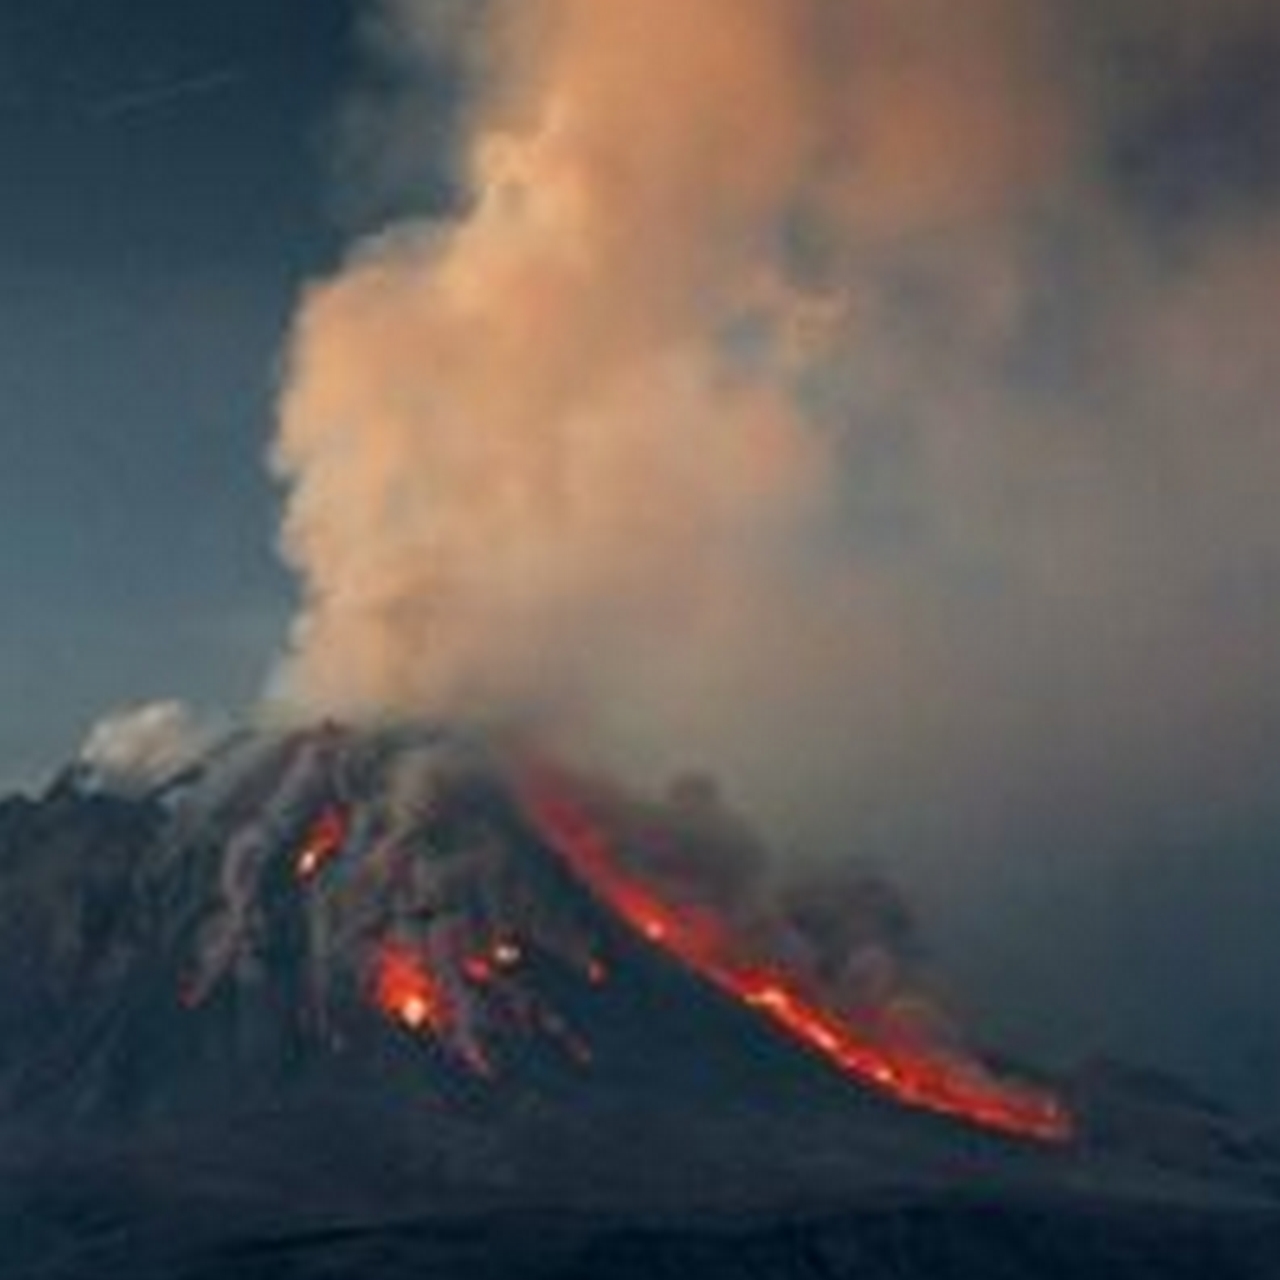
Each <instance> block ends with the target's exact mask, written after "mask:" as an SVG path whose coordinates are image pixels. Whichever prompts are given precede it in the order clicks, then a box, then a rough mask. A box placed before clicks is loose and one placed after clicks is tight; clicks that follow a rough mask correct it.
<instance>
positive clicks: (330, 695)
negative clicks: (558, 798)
mask: <svg viewBox="0 0 1280 1280" xmlns="http://www.w3.org/2000/svg"><path fill="white" fill-rule="evenodd" d="M375 12H376V15H377V19H378V47H379V48H380V49H381V50H382V51H383V55H384V64H383V66H384V72H385V67H386V61H385V54H386V51H387V50H394V58H393V59H392V62H393V64H394V65H393V67H392V71H393V73H394V74H395V75H397V76H399V77H400V78H401V79H402V80H403V81H404V82H405V90H404V92H405V95H406V100H409V101H414V100H415V99H414V98H413V90H414V85H413V67H414V66H415V65H416V62H415V60H420V61H422V62H423V64H424V65H425V64H426V63H427V62H430V61H431V60H433V59H434V60H436V61H438V60H439V59H440V58H441V57H442V56H446V55H447V54H448V53H449V52H450V51H452V53H453V54H454V55H455V56H456V57H457V58H458V59H459V60H460V61H461V62H462V64H463V65H464V66H465V67H466V69H467V74H468V75H469V77H470V82H471V95H470V98H469V100H468V110H467V112H466V122H465V129H464V131H463V136H462V138H461V140H460V143H459V153H460V155H461V157H462V159H461V167H462V170H463V180H464V186H465V189H466V192H467V194H466V197H465V198H464V199H463V200H462V202H461V203H460V205H459V207H458V208H457V209H456V210H455V211H454V212H453V213H452V214H451V215H450V216H447V217H439V216H432V217H427V216H424V217H421V218H418V219H414V218H412V217H407V218H405V219H403V220H402V221H401V222H399V223H398V224H396V225H393V226H391V227H389V228H387V229H386V230H384V231H383V232H382V233H380V234H378V235H374V236H371V237H369V238H367V239H366V240H365V241H364V242H362V243H361V244H359V245H358V246H357V247H356V248H355V250H354V251H353V252H352V254H351V256H350V259H349V261H348V262H347V263H346V265H345V266H344V267H343V269H342V270H341V271H340V272H339V273H338V274H337V275H336V276H335V277H334V278H333V279H331V280H329V281H327V282H325V283H322V284H318V285H317V286H315V287H314V288H313V289H312V290H311V291H310V292H309V294H308V295H307V297H306V299H305V301H304V303H303V306H302V309H301V312H300V315H299V317H298V322H297V328H296V333H295V337H294V343H293V347H292V351H291V355H290V359H289V362H288V369H287V378H286V385H285V388H284V394H283V402H282V408H281V426H280V435H279V440H278V443H277V447H276V452H275V462H276V465H277V467H278V470H279V473H280V474H281V475H282V476H283V477H284V478H285V479H286V481H287V482H288V484H289V486H290V491H289V505H288V513H287V527H286V531H285V539H284V540H285V548H286V553H287V555H288V558H289V559H290V561H291V562H292V563H293V564H294V565H295V566H296V567H297V569H298V570H299V573H300V575H301V578H302V582H303V584H304V605H303V609H302V612H301V616H300V618H299V620H298V623H297V628H296V631H295V635H294V641H293V648H292V653H291V656H290V657H289V659H288V662H287V664H286V666H285V669H284V671H283V672H282V673H281V677H280V684H281V686H282V687H283V689H284V690H285V692H286V693H287V695H288V696H289V697H292V698H294V699H296V700H297V701H299V702H300V703H302V704H303V705H304V706H308V707H312V708H314V707H317V706H319V707H323V708H325V709H327V710H336V711H338V712H341V713H343V714H353V713H354V714H367V715H370V716H374V717H377V716H381V715H388V714H389V715H393V716H399V715H402V714H404V713H406V712H410V711H413V712H417V711H424V712H427V713H432V714H441V715H458V714H460V715H462V716H463V717H464V718H467V719H470V720H472V721H474V720H490V721H494V722H497V723H499V724H507V723H518V724H524V725H527V724H529V723H532V724H534V725H535V726H536V727H537V728H538V729H539V731H541V732H543V733H545V734H550V735H551V736H553V737H555V738H557V739H558V740H559V741H560V742H562V743H567V744H569V745H571V746H582V747H589V748H590V752H591V754H592V756H593V758H596V759H605V760H609V761H612V762H619V761H620V762H623V763H624V764H626V765H628V766H631V767H632V768H633V769H635V770H637V771H639V772H644V771H645V770H650V771H652V770H654V769H657V768H661V769H669V768H673V767H683V766H684V765H686V764H700V763H707V764H708V765H710V766H711V767H713V768H714V769H715V770H716V772H717V773H718V774H720V775H722V776H724V777H725V778H726V779H727V780H728V781H729V782H730V784H731V787H732V790H733V792H734V794H737V795H743V796H747V795H749V796H750V797H751V803H752V805H753V806H754V807H755V808H757V809H758V810H759V811H760V815H759V816H762V817H763V818H765V819H766V820H767V821H768V822H769V823H770V824H771V828H772V829H773V830H775V831H776V830H786V831H789V832H790V833H792V834H793V835H794V837H795V839H796V840H797V841H798V842H803V841H805V840H809V841H811V842H817V841H818V840H821V841H824V842H829V841H831V840H832V839H833V838H839V839H846V838H847V837H848V834H849V833H850V832H857V833H858V835H859V838H866V839H870V840H871V841H872V842H873V843H874V842H875V841H877V840H879V841H880V842H881V843H886V842H892V843H893V845H894V847H895V848H897V847H901V846H910V847H911V848H913V849H915V850H918V851H920V853H919V855H918V856H920V857H923V858H928V857H931V856H934V855H935V854H938V855H941V854H945V859H943V862H944V865H948V866H951V867H953V868H956V870H954V871H953V872H952V873H951V874H953V875H954V876H955V877H956V878H957V879H968V878H969V876H968V870H967V868H968V867H969V866H970V865H971V864H970V861H969V857H970V855H969V854H967V853H966V852H965V849H966V847H970V846H971V847H974V848H979V847H988V848H998V847H1009V846H1010V844H1011V843H1013V842H1015V841H1017V840H1019V839H1022V838H1024V837H1025V836H1026V833H1027V831H1028V830H1030V829H1032V826H1033V825H1034V824H1037V823H1038V824H1040V826H1039V829H1040V830H1043V829H1045V824H1046V823H1049V824H1050V829H1054V824H1058V825H1060V824H1061V821H1062V820H1063V818H1064V815H1070V818H1071V821H1072V822H1073V823H1074V824H1075V828H1074V829H1075V831H1076V834H1077V835H1078V836H1079V837H1080V840H1081V843H1082V844H1093V843H1097V844H1098V845H1101V844H1103V843H1105V838H1104V837H1103V836H1101V834H1100V833H1102V832H1104V831H1106V830H1116V829H1118V825H1119V824H1118V823H1117V821H1116V820H1117V819H1118V818H1123V819H1124V822H1125V823H1126V824H1128V826H1129V827H1130V828H1132V826H1133V825H1134V823H1137V824H1138V825H1139V826H1145V827H1149V828H1151V829H1157V828H1159V827H1160V825H1161V824H1167V823H1168V822H1169V821H1170V820H1171V818H1170V815H1176V814H1178V813H1181V812H1185V807H1186V804H1187V803H1188V800H1187V798H1188V797H1201V796H1204V795H1206V794H1208V793H1212V794H1213V795H1214V796H1215V801H1214V803H1215V804H1216V805H1219V806H1221V807H1233V806H1247V805H1248V804H1251V803H1254V802H1255V801H1257V800H1258V799H1259V798H1260V797H1261V796H1263V795H1264V794H1265V786H1266V778H1267V776H1268V773H1267V770H1266V769H1265V768H1262V767H1260V765H1259V761H1260V760H1262V759H1264V758H1265V756H1266V753H1267V752H1268V750H1269V749H1271V748H1273V747H1274V746H1275V745H1277V744H1278V743H1280V706H1278V705H1277V699H1276V694H1275V690H1276V688H1277V687H1280V685H1278V683H1277V680H1276V676H1277V675H1280V671H1278V670H1277V662H1276V659H1275V656H1274V655H1275V654H1276V653H1277V652H1280V647H1277V646H1276V644H1275V643H1274V641H1275V640H1276V639H1277V638H1280V625H1278V617H1277V611H1276V609H1275V592H1274V583H1275V581H1276V578H1275V566H1276V564H1277V563H1280V517H1278V516H1277V514H1276V506H1275V503H1274V501H1273V495H1274V493H1275V491H1276V488H1277V481H1278V480H1280V447H1278V446H1277V443H1276V442H1277V439H1280V437H1278V436H1277V435H1276V433H1275V432H1274V431H1273V430H1270V429H1269V427H1270V425H1271V424H1272V422H1273V418H1274V405H1275V404H1276V402H1277V399H1276V395H1277V392H1278V391H1280V385H1277V384H1278V381H1280V374H1278V373H1277V371H1278V370H1280V359H1278V358H1277V357H1280V347H1278V346H1277V340H1276V329H1275V326H1274V325H1273V324H1271V323H1270V321H1269V319H1268V314H1269V312H1268V308H1269V307H1270V301H1269V300H1270V299H1272V298H1273V297H1274V296H1275V286H1276V283H1277V279H1278V277H1277V269H1278V264H1280V252H1278V251H1277V245H1278V244H1280V236H1278V235H1277V228H1278V227H1280V221H1278V217H1277V209H1276V202H1275V200H1274V199H1273V194H1274V192H1273V189H1272V186H1271V185H1270V184H1271V180H1272V178H1273V177H1274V176H1275V175H1274V173H1273V172H1272V171H1271V170H1268V169H1267V162H1266V161H1265V156H1266V155H1267V154H1270V152H1269V151H1268V150H1267V148H1265V147H1258V148H1255V151H1256V155H1255V154H1254V152H1250V151H1249V150H1248V148H1245V149H1244V153H1243V154H1244V157H1245V158H1244V160H1242V161H1241V162H1240V164H1239V165H1238V166H1237V169H1236V170H1233V171H1232V173H1230V174H1225V175H1224V174H1223V173H1222V172H1220V171H1219V170H1218V169H1215V168H1214V167H1213V157H1214V156H1215V155H1217V154H1218V151H1216V150H1215V146H1214V140H1215V138H1216V139H1217V140H1218V141H1219V142H1223V141H1224V139H1225V138H1226V136H1227V135H1226V133H1224V129H1225V128H1226V126H1224V125H1223V124H1222V114H1221V111H1220V109H1219V102H1220V100H1221V98H1222V95H1223V94H1228V93H1229V92H1230V86H1231V85H1232V84H1233V83H1234V82H1235V79H1236V76H1235V70H1236V69H1237V67H1238V65H1239V59H1240V58H1241V57H1243V56H1244V55H1243V52H1242V51H1244V50H1247V49H1248V48H1250V47H1254V48H1259V47H1262V48H1275V47H1277V40H1278V39H1280V32H1278V31H1277V23H1276V21H1275V19H1274V17H1273V16H1271V11H1270V9H1269V8H1268V7H1266V6H1261V5H1256V4H1243V3H1241V4H1233V5H1229V6H1214V5H1208V4H1196V3H1193V4H1189V5H1183V6H1179V7H1178V10H1177V14H1176V15H1175V14H1173V13H1172V12H1171V11H1169V10H1167V9H1165V8H1163V7H1160V6H1150V5H1144V6H1136V7H1135V6H1127V7H1126V9H1125V12H1124V14H1123V15H1121V16H1117V15H1116V14H1115V13H1113V12H1110V11H1104V9H1103V7H1102V6H1099V5H1083V6H1072V7H1071V9H1070V12H1065V11H1063V9H1062V7H1061V6H1053V5H1049V4H1047V3H1032V4H1026V3H1012V2H1010V0H981V2H980V3H975V4H969V5H965V6H955V5H943V4H941V3H936V2H932V0H916V2H915V3H909V4H905V5H904V4H901V3H897V2H896V0H894V2H890V0H860V2H859V3H850V4H847V5H844V4H842V5H831V4H827V3H822V2H820V0H679V2H678V3H677V2H676V0H668V2H667V3H655V4H645V5H643V6H641V5H633V4H621V3H618V4H608V3H600V2H599V0H533V2H532V3H526V4H520V5H516V4H507V3H501V2H500V0H499V2H495V3H490V4H486V5H482V6H471V7H466V6H457V5H453V6H441V5H438V4H431V3H394V4H393V3H387V4H383V5H380V6H376V7H375ZM442 42H443V43H442ZM442 49H443V50H444V52H443V53H442ZM1152 66H1154V67H1158V68H1160V72H1161V73H1160V74H1159V75H1152V74H1145V75H1144V74H1143V68H1144V67H1147V68H1150V67H1152ZM1263 80H1264V81H1265V77H1263ZM1269 92H1270V89H1269V88H1268V86H1267V85H1266V84H1265V83H1264V82H1260V83H1259V85H1258V86H1257V88H1256V95H1257V101H1258V103H1259V104H1261V106H1262V107H1265V103H1266V102H1270V101H1271V100H1272V99H1270V98H1268V97H1267V94H1268V93H1269ZM1260 110H1261V107H1260ZM392 116H393V117H394V118H393V120H392V123H391V125H389V128H390V129H391V130H392V133H393V135H394V136H392V137H391V138H390V139H389V140H388V141H387V143H386V146H387V148H389V149H393V150H398V151H399V153H400V155H401V157H402V159H401V161H400V163H399V164H398V165H397V166H395V167H396V168H397V169H398V170H399V171H401V172H405V171H408V170H410V169H411V168H412V167H413V164H412V161H413V159H414V157H415V156H416V157H417V159H418V162H419V167H421V165H425V164H427V163H429V160H430V157H429V156H428V155H426V154H422V153H421V152H419V151H417V150H415V145H416V144H415V138H419V137H420V138H427V139H431V140H432V141H433V142H434V141H436V140H437V139H436V138H435V134H434V130H433V128H432V122H431V121H430V120H422V121H420V122H419V121H414V120H409V121H406V120H405V119H404V116H403V114H402V113H394V112H393V113H392ZM1266 118H1268V117H1266V113H1265V110H1263V111H1262V117H1261V119H1260V121H1258V120H1252V118H1251V117H1250V120H1251V121H1252V122H1251V123H1250V122H1247V123H1246V126H1245V127H1246V128H1249V129H1253V130H1254V132H1255V133H1257V131H1258V130H1265V128H1266V127H1267V126H1266V124H1265V120H1266ZM1215 130H1216V131H1217V132H1215ZM1197 139H1199V140H1200V141H1199V142H1197ZM422 145H423V146H425V145H426V144H425V143H423V144H422ZM1197 145H1198V146H1200V147H1202V148H1203V149H1205V154H1206V155H1207V157H1208V158H1207V159H1206V160H1204V161H1203V162H1196V160H1195V156H1194V155H1193V156H1192V159H1191V161H1188V162H1186V163H1183V161H1184V160H1185V154H1184V153H1185V149H1186V148H1187V147H1193V148H1194V147H1195V146H1197ZM1224 145H1225V143H1224ZM1219 149H1220V148H1219ZM1251 155H1252V156H1253V157H1254V158H1253V160H1252V161H1250V160H1249V156H1251ZM1168 169H1173V170H1176V172H1178V173H1179V174H1182V175H1184V176H1183V181H1185V182H1186V183H1187V184H1190V186H1191V187H1192V190H1190V191H1189V192H1188V193H1185V194H1184V197H1183V198H1181V199H1179V200H1173V199H1169V198H1166V196H1165V194H1164V193H1163V189H1162V188H1161V186H1160V183H1161V181H1162V179H1161V176H1160V175H1161V174H1162V173H1164V172H1165V171H1166V170H1168ZM1081 815H1083V816H1081ZM930 850H932V853H931V852H929V851H930ZM972 856H973V857H978V856H979V855H978V854H976V853H975V854H973V855H972Z"/></svg>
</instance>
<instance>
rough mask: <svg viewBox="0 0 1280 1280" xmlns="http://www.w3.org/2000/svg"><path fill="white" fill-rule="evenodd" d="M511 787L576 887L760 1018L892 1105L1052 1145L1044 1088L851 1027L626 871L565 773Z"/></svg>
mask: <svg viewBox="0 0 1280 1280" xmlns="http://www.w3.org/2000/svg"><path fill="white" fill-rule="evenodd" d="M519 786H520V793H521V796H522V799H523V802H524V806H525V808H526V811H527V812H528V815H529V817H530V818H531V820H532V821H533V822H534V824H535V826H536V827H537V829H538V830H539V831H540V832H541V833H542V835H543V837H544V839H545V840H546V841H547V843H548V844H549V845H550V846H551V848H552V849H553V851H554V852H556V853H557V854H558V855H559V856H560V857H561V858H563V859H564V860H565V862H566V863H567V864H568V865H569V867H570V868H571V869H572V870H573V871H574V872H575V873H576V875H577V876H578V877H579V878H580V879H581V880H582V881H583V882H584V884H585V885H586V886H587V887H588V888H589V889H590V890H591V891H592V892H593V893H594V894H595V895H596V896H597V897H598V898H599V899H600V900H601V901H602V902H604V903H605V904H606V905H607V906H609V907H610V908H611V909H612V910H613V911H614V912H616V913H617V914H618V915H619V916H620V917H621V918H622V919H623V920H625V921H626V923H627V924H628V925H630V926H631V928H632V929H634V930H635V932H637V933H638V934H640V935H641V936H642V937H644V938H647V939H648V940H649V941H650V942H652V943H653V944H655V945H656V946H658V947H660V948H661V949H662V950H664V951H666V952H667V953H669V954H670V955H673V956H675V957H676V958H677V959H679V960H680V961H681V962H682V963H684V964H685V965H687V966H688V967H689V968H691V969H693V970H694V971H696V972H697V973H698V974H700V975H701V976H702V977H703V978H705V979H706V980H708V981H709V982H711V983H713V984H714V985H715V986H716V987H718V988H719V989H720V990H722V991H724V992H726V993H727V994H729V995H731V996H733V997H734V998H736V999H737V1000H740V1001H741V1002H743V1003H744V1004H747V1005H749V1006H750V1007H751V1008H753V1009H755V1010H757V1011H758V1012H759V1013H760V1014H761V1015H762V1016H764V1017H766V1018H768V1019H769V1020H770V1021H771V1022H773V1023H774V1025H775V1026H778V1027H780V1028H782V1029H783V1030H785V1031H787V1032H788V1033H789V1034H790V1035H792V1036H793V1037H795V1038H796V1039H797V1040H799V1041H801V1042H802V1043H804V1044H805V1045H807V1046H809V1048H811V1049H812V1050H813V1051H814V1052H816V1053H818V1054H820V1055H821V1056H822V1057H824V1058H826V1059H827V1060H828V1061H829V1062H832V1063H833V1064H835V1066H837V1067H838V1068H839V1069H840V1070H842V1071H843V1072H845V1073H846V1074H848V1075H850V1076H853V1077H855V1078H856V1079H858V1080H860V1081H861V1082H863V1083H864V1084H868V1085H870V1086H872V1087H873V1088H875V1089H877V1090H879V1091H880V1092H882V1093H885V1094H888V1095H889V1096H890V1097H892V1098H894V1099H895V1100H896V1101H898V1102H900V1103H903V1104H906V1105H908V1106H911V1107H916V1108H921V1109H924V1110H928V1111H934V1112H938V1113H941V1114H944V1115H948V1116H952V1117H955V1118H958V1119H962V1120H965V1121H968V1122H969V1123H971V1124H975V1125H979V1126H981V1127H983V1128H986V1129H992V1130H997V1131H999V1132H1002V1133H1006V1134H1011V1135H1014V1136H1017V1137H1021V1138H1027V1139H1033V1140H1039V1141H1043V1142H1052V1143H1059V1142H1064V1141H1066V1140H1068V1139H1069V1138H1070V1137H1071V1133H1072V1121H1071V1117H1070V1115H1069V1114H1068V1112H1067V1111H1066V1109H1065V1107H1064V1106H1063V1104H1062V1103H1061V1102H1060V1101H1059V1100H1058V1099H1057V1098H1056V1097H1054V1096H1053V1095H1051V1094H1050V1093H1048V1092H1046V1091H1044V1090H1042V1089H1038V1088H1035V1087H1033V1086H1031V1085H1027V1084H1022V1083H1019V1082H1015V1081H1009V1080H1003V1079H1000V1080H998V1079H996V1078H995V1077H994V1076H993V1075H992V1074H991V1072H989V1071H988V1070H987V1069H986V1068H985V1067H983V1066H982V1065H981V1064H980V1063H979V1062H977V1061H976V1060H971V1059H968V1058H964V1057H961V1056H959V1055H958V1054H956V1053H954V1052H947V1051H943V1050H931V1049H929V1048H927V1047H922V1046H921V1045H919V1044H918V1043H914V1042H913V1043H910V1044H907V1043H902V1042H901V1038H900V1037H899V1038H898V1039H896V1040H895V1039H894V1038H893V1037H892V1036H891V1035H880V1034H878V1029H868V1028H867V1027H864V1026H860V1025H854V1023H853V1022H852V1021H851V1020H850V1019H848V1018H847V1017H844V1016H842V1015H840V1014H838V1013H835V1012H833V1011H830V1010H827V1009H824V1008H822V1007H820V1006H819V1005H818V1004H817V1003H815V1002H814V1001H813V1000H812V999H810V998H809V997H808V996H807V995H806V994H805V993H804V992H803V991H802V990H801V989H800V985H799V984H798V983H797V982H796V981H795V980H794V979H793V978H792V977H791V976H790V975H788V974H786V973H784V972H781V971H779V970H777V969H775V968H771V967H768V966H762V965H761V964H759V963H758V962H755V961H753V960H751V959H749V958H747V957H746V956H744V955H743V954H742V953H741V948H740V946H739V945H738V944H737V943H736V942H735V940H734V939H733V938H732V937H731V936H730V935H729V932H728V929H727V926H726V923H725V922H724V921H723V920H722V919H719V918H718V917H716V916H714V915H712V914H711V913H709V912H706V911H699V910H691V909H690V908H688V907H684V906H681V907H675V906H673V905H672V904H670V903H668V902H664V901H663V900H662V899H660V898H659V897H658V896H657V895H656V894H655V893H654V891H653V890H652V889H651V888H650V887H649V886H648V885H646V884H643V883H642V882H641V881H640V880H639V878H638V877H637V876H636V875H635V874H634V873H633V872H632V871H630V870H629V869H628V868H627V866H626V865H625V863H624V862H623V861H622V860H621V859H620V858H619V857H618V856H617V854H616V853H615V851H614V849H613V846H612V844H611V842H610V840H609V838H608V836H607V835H606V834H605V832H604V830H603V827H602V826H601V825H600V824H599V822H598V821H597V820H596V819H595V818H594V817H593V816H592V815H591V814H590V813H589V811H588V809H587V807H586V805H585V804H584V803H583V802H582V801H581V800H580V799H579V798H578V795H577V792H576V790H575V788H574V786H573V784H572V783H571V782H570V780H569V779H567V778H566V777H564V776H563V775H562V774H560V773H558V772H555V771H552V770H549V769H546V768H537V769H532V768H530V769H526V770H524V772H523V776H522V778H521V779H520V783H519Z"/></svg>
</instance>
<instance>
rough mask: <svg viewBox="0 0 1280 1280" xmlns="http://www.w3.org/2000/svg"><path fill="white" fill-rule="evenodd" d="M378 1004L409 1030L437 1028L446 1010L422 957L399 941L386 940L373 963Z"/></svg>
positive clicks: (435, 1029)
mask: <svg viewBox="0 0 1280 1280" xmlns="http://www.w3.org/2000/svg"><path fill="white" fill-rule="evenodd" d="M373 998H374V1002H375V1003H376V1004H377V1006H378V1008H379V1009H381V1010H382V1011H383V1013H385V1014H386V1015H387V1017H389V1018H391V1019H392V1020H393V1021H395V1022H399V1023H400V1024H401V1025H402V1026H405V1027H408V1028H409V1030H410V1031H440V1030H442V1029H443V1028H444V1027H445V1025H446V1023H447V1016H446V1015H447V1011H446V1006H445V1001H444V998H443V996H442V994H441V991H440V988H439V986H438V984H437V983H436V980H435V978H434V977H433V976H432V974H431V972H430V970H429V969H428V968H427V967H426V964H425V963H424V962H423V959H422V957H421V956H420V955H419V954H418V953H417V951H416V950H414V949H413V948H412V947H408V946H405V945H404V944H402V943H387V944H386V945H385V946H383V947H382V948H381V950H380V951H379V952H378V956H377V959H376V961H375V964H374V974H373Z"/></svg>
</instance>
